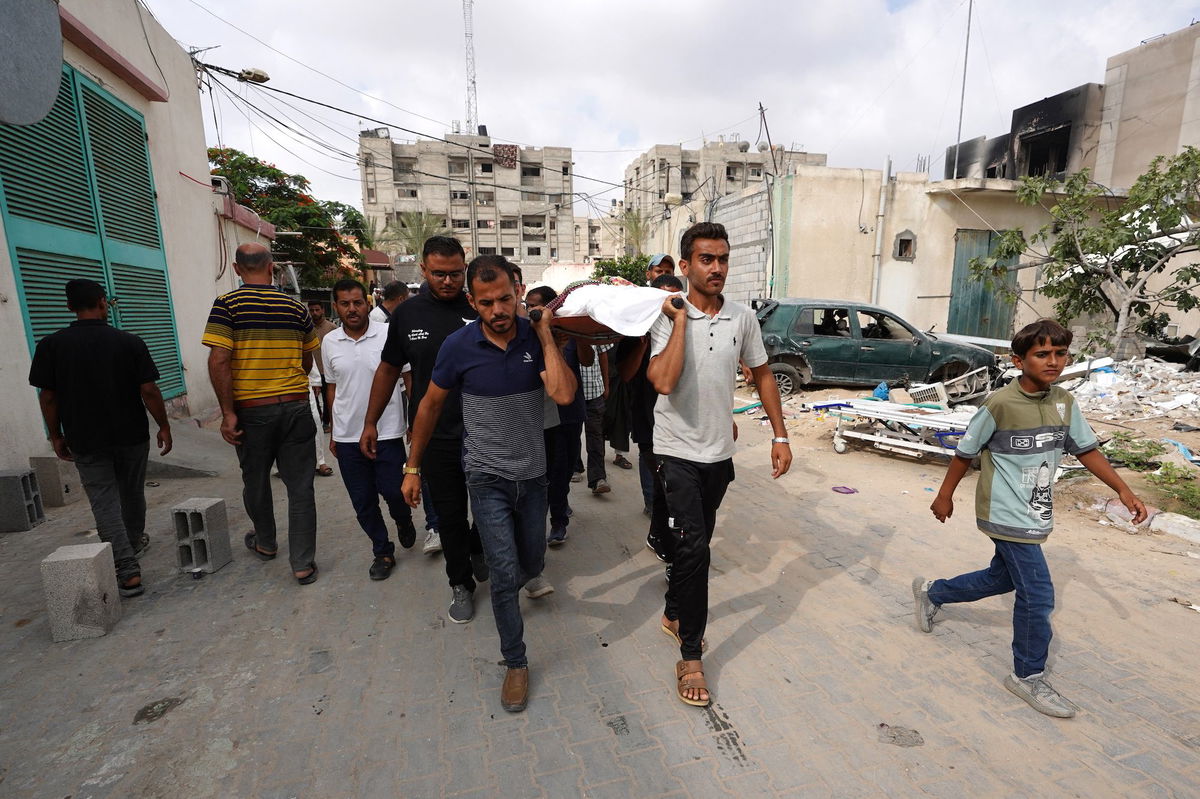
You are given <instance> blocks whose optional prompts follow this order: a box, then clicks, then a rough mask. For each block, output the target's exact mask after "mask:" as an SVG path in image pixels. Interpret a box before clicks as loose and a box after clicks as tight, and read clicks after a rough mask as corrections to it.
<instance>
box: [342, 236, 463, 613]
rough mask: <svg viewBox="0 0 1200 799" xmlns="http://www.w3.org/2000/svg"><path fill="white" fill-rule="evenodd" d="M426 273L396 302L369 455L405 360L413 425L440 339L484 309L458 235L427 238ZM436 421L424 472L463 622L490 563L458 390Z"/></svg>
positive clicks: (374, 402)
mask: <svg viewBox="0 0 1200 799" xmlns="http://www.w3.org/2000/svg"><path fill="white" fill-rule="evenodd" d="M421 274H422V275H423V276H424V278H425V281H426V285H425V286H424V287H423V288H422V289H421V291H420V292H419V293H418V294H417V296H415V297H413V298H411V299H409V300H406V301H405V302H403V303H401V304H400V305H399V306H397V308H396V310H395V311H394V312H393V314H392V320H391V322H390V323H389V324H388V331H387V342H386V343H385V344H384V347H383V352H382V353H381V361H380V363H379V367H378V368H377V369H376V370H375V380H374V382H373V383H372V385H371V400H370V403H369V404H368V405H367V412H366V415H365V417H364V419H363V432H362V436H361V437H360V438H359V447H360V448H361V449H362V452H363V454H364V455H365V456H367V457H368V458H370V459H372V460H374V459H375V457H376V455H377V442H378V440H379V429H378V424H379V420H380V417H382V415H383V411H384V409H385V408H387V406H388V403H390V402H391V401H392V396H393V393H394V392H395V390H396V382H397V381H398V380H399V379H400V375H401V372H402V370H403V369H404V365H405V364H410V365H411V368H412V395H411V396H410V398H409V400H410V402H409V410H408V415H409V425H410V426H411V425H412V421H413V419H415V418H416V415H417V414H418V413H420V410H421V403H422V402H423V401H424V399H425V394H426V392H427V391H429V388H430V378H431V377H432V376H433V369H434V364H435V363H436V362H437V358H438V352H439V351H440V350H441V347H442V344H443V343H444V342H445V341H446V339H447V338H448V337H449V336H450V335H451V334H453V333H455V332H456V331H458V330H459V329H460V328H462V327H465V326H466V325H468V324H470V323H471V322H473V321H475V319H477V318H478V316H479V314H478V313H476V312H475V309H474V308H473V307H471V302H470V301H469V300H468V299H467V294H466V291H465V290H464V288H465V285H466V276H467V262H466V253H465V252H464V251H463V247H462V244H461V243H459V241H458V239H455V238H452V237H450V236H432V237H430V238H429V239H427V240H426V241H425V245H424V246H423V247H422V249H421ZM434 421H435V422H436V424H435V425H434V429H433V432H432V436H431V440H430V443H429V450H428V452H427V453H426V456H425V463H424V466H425V479H426V480H427V481H428V484H429V493H430V495H431V496H432V497H433V505H434V508H435V510H436V511H437V516H438V524H439V528H438V532H439V533H440V534H441V545H442V553H443V554H444V556H445V559H446V577H447V579H448V580H449V582H450V590H451V594H452V598H451V604H450V608H449V611H448V613H447V615H448V616H449V618H450V621H452V622H454V623H455V624H466V623H467V622H469V621H470V620H471V619H472V618H474V616H475V583H476V581H477V580H478V581H480V582H482V581H483V580H486V579H487V566H486V564H485V562H484V558H483V547H482V546H481V545H480V542H479V535H478V533H477V532H476V531H475V530H474V529H473V528H472V527H471V525H470V523H469V522H468V520H467V483H466V476H465V475H464V474H463V464H462V449H463V423H462V399H461V397H460V396H459V394H458V393H457V392H455V393H452V394H451V395H449V396H447V397H446V398H445V401H444V402H443V404H442V406H441V411H440V413H439V414H438V416H436V417H435V419H434ZM431 534H432V533H431ZM435 551H436V550H435Z"/></svg>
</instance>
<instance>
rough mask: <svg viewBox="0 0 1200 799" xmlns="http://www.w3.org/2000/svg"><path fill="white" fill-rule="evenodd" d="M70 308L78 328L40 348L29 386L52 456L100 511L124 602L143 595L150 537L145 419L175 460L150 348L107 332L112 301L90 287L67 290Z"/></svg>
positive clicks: (77, 283)
mask: <svg viewBox="0 0 1200 799" xmlns="http://www.w3.org/2000/svg"><path fill="white" fill-rule="evenodd" d="M66 292H67V307H68V308H70V309H71V310H72V311H74V312H75V317H76V321H74V322H72V323H71V325H70V326H69V327H64V328H63V329H62V330H59V331H57V332H55V333H51V334H50V335H48V336H46V337H45V338H44V339H42V340H41V341H40V342H39V343H38V345H37V349H36V350H35V351H34V354H33V365H32V366H31V367H30V369H29V384H30V385H32V386H34V387H36V388H39V389H41V392H40V393H39V395H38V403H39V404H40V405H41V409H42V418H43V419H45V421H46V429H47V430H49V432H50V444H51V446H53V447H54V454H56V455H57V456H58V457H59V458H61V459H62V460H64V461H74V462H75V466H76V468H77V469H78V470H79V478H80V481H81V482H82V483H83V488H84V491H86V492H87V495H88V501H89V502H90V503H91V505H92V515H93V516H95V519H96V532H97V533H99V535H100V539H101V540H102V541H107V542H108V543H110V544H112V552H113V560H114V562H115V565H116V571H117V584H118V587H119V589H120V593H121V596H124V597H130V596H137V595H138V594H141V593H142V592H143V591H144V590H145V589H144V587H143V586H142V576H141V567H140V566H139V565H138V560H137V559H138V556H139V555H140V554H141V552H142V551H143V550H145V548H146V547H147V546H149V544H150V539H149V537H148V536H147V535H146V534H145V531H146V493H145V488H144V484H145V480H146V458H147V456H148V454H149V451H150V432H149V425H148V424H147V423H146V411H147V409H148V410H149V411H150V414H151V415H152V416H153V417H154V421H155V422H157V423H158V446H159V447H161V448H162V452H161V454H163V455H166V454H167V453H168V452H170V451H171V424H170V422H169V421H167V411H166V408H165V406H164V405H163V398H162V393H161V392H159V390H158V386H157V385H156V384H155V381H156V380H158V369H157V368H156V367H155V365H154V360H153V359H152V358H151V357H150V350H149V349H147V347H146V343H145V342H144V341H142V340H141V339H140V338H138V337H137V336H135V335H133V334H132V333H126V332H123V331H121V330H117V329H115V328H112V327H110V326H109V325H108V308H109V305H108V298H107V296H106V295H105V292H104V287H103V286H101V285H100V284H99V283H96V282H95V281H92V280H69V281H67V287H66Z"/></svg>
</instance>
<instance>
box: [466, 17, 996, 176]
mask: <svg viewBox="0 0 1200 799" xmlns="http://www.w3.org/2000/svg"><path fill="white" fill-rule="evenodd" d="M467 2H470V0H467ZM974 10H975V0H970V2H969V3H968V4H967V44H966V47H965V48H964V49H963V79H962V94H960V95H959V98H958V134H957V136H956V138H955V139H954V174H953V175H951V176H950V179H951V180H957V179H958V148H959V146H960V145H961V144H962V119H963V106H964V105H965V104H966V102H967V56H969V55H970V54H971V12H972V11H974ZM985 44H986V42H985ZM985 49H986V48H985Z"/></svg>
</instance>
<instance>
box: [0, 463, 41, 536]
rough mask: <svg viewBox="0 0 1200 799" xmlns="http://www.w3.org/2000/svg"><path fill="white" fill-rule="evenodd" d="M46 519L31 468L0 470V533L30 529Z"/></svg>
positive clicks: (35, 478) (35, 477)
mask: <svg viewBox="0 0 1200 799" xmlns="http://www.w3.org/2000/svg"><path fill="white" fill-rule="evenodd" d="M44 521H46V512H45V510H43V508H42V495H41V491H40V490H39V489H38V481H37V475H36V474H34V472H33V470H32V469H15V470H7V471H0V533H16V532H20V531H22V530H32V529H33V528H34V527H35V526H37V525H39V524H41V523H42V522H44Z"/></svg>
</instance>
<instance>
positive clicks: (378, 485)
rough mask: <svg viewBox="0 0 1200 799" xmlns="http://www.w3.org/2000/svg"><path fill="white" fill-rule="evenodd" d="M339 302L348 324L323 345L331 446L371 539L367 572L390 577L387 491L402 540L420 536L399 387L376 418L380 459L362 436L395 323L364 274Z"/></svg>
mask: <svg viewBox="0 0 1200 799" xmlns="http://www.w3.org/2000/svg"><path fill="white" fill-rule="evenodd" d="M333 304H334V307H335V308H336V309H337V312H338V317H340V318H341V320H342V326H341V327H340V328H338V329H337V330H336V331H334V332H333V333H330V334H329V335H328V336H326V337H325V343H324V346H322V347H321V351H322V354H323V357H324V358H325V374H326V376H327V379H328V382H329V387H328V389H327V396H328V402H329V407H330V408H332V409H333V430H332V432H331V433H330V435H329V451H330V452H331V453H333V457H335V458H337V460H338V466H340V467H341V472H342V482H343V483H345V485H346V492H347V493H348V494H349V495H350V503H351V504H352V505H353V506H354V512H355V515H356V516H357V518H358V523H359V525H360V526H361V527H362V529H363V532H365V533H366V534H367V537H368V538H370V539H371V548H372V552H373V553H374V555H375V559H374V561H373V562H372V563H371V568H370V570H369V571H368V576H369V577H370V578H371V579H372V580H386V579H387V578H388V576H389V575H390V574H391V572H392V568H393V567H394V566H395V565H396V545H395V544H393V543H392V541H391V538H390V536H389V535H388V529H387V525H386V524H385V523H384V521H383V514H382V513H381V512H380V510H379V497H380V496H383V499H384V501H385V502H386V503H387V506H388V512H389V514H390V515H391V517H392V520H393V521H395V522H396V534H397V536H398V537H399V539H400V546H402V547H404V548H405V549H410V548H411V547H412V545H413V544H414V543H415V542H416V538H417V530H416V528H415V527H414V526H413V520H412V510H411V509H410V508H409V507H408V505H407V504H406V503H405V502H404V496H403V495H402V494H401V493H400V484H401V483H402V482H403V481H404V461H405V460H406V459H407V458H408V453H407V452H405V450H404V434H405V433H406V432H408V413H407V409H406V408H405V402H404V392H403V391H402V390H401V387H400V386H399V385H397V386H396V388H395V389H394V390H393V392H392V398H391V401H390V402H389V403H388V404H387V406H386V407H385V408H384V411H383V415H382V416H380V418H379V421H378V422H376V426H375V429H376V440H375V458H374V460H372V459H370V458H367V457H366V456H364V455H363V453H362V450H360V449H359V447H358V440H359V438H361V437H362V429H363V418H364V417H365V416H366V413H367V403H368V402H369V401H370V398H371V385H372V382H373V381H374V379H375V371H376V369H378V367H379V361H380V353H382V352H383V345H384V341H385V339H386V338H387V330H388V328H387V325H386V324H385V323H383V322H378V321H375V320H373V319H371V318H370V316H369V314H368V306H367V290H366V288H365V287H364V286H363V284H361V283H359V282H358V281H357V280H350V279H345V280H339V281H338V282H337V283H334V284H333Z"/></svg>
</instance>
